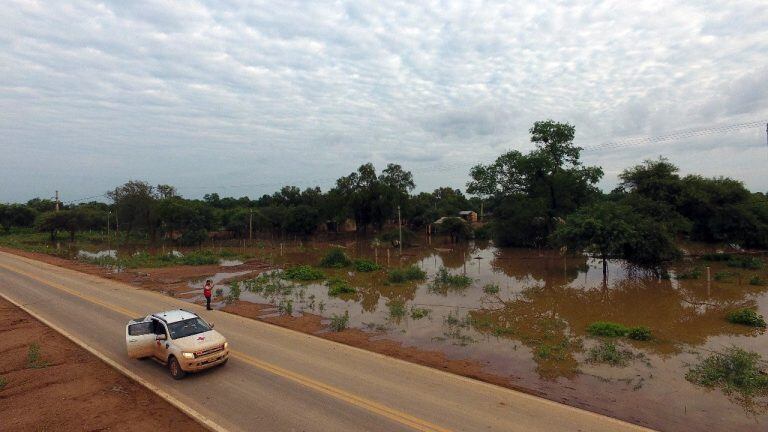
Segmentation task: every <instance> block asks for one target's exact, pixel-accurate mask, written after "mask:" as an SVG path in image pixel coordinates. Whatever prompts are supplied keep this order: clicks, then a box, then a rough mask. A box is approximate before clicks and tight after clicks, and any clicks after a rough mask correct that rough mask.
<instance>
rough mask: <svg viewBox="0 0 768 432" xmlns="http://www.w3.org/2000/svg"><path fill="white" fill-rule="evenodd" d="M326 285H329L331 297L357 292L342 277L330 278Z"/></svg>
mask: <svg viewBox="0 0 768 432" xmlns="http://www.w3.org/2000/svg"><path fill="white" fill-rule="evenodd" d="M325 285H326V286H327V287H328V295H329V296H331V297H336V296H339V295H342V294H354V293H356V292H357V290H356V289H355V288H354V287H352V286H351V285H350V284H349V282H347V281H345V280H344V279H341V278H336V277H334V278H330V279H328V280H327V281H326V282H325Z"/></svg>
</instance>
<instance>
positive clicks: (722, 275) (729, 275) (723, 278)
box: [714, 270, 739, 282]
mask: <svg viewBox="0 0 768 432" xmlns="http://www.w3.org/2000/svg"><path fill="white" fill-rule="evenodd" d="M738 275H739V274H738V273H734V272H730V271H725V270H723V271H719V272H715V276H714V279H715V280H716V281H718V282H733V279H734V278H736V277H737V276H738Z"/></svg>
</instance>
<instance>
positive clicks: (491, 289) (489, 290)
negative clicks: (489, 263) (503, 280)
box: [483, 284, 499, 294]
mask: <svg viewBox="0 0 768 432" xmlns="http://www.w3.org/2000/svg"><path fill="white" fill-rule="evenodd" d="M483 292H484V293H486V294H498V293H499V286H498V285H496V284H486V285H485V286H484V287H483Z"/></svg>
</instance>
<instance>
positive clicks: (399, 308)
mask: <svg viewBox="0 0 768 432" xmlns="http://www.w3.org/2000/svg"><path fill="white" fill-rule="evenodd" d="M387 307H388V308H389V317H390V318H395V319H399V318H402V317H404V316H405V302H403V301H402V300H390V301H388V302H387Z"/></svg>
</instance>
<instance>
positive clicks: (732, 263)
mask: <svg viewBox="0 0 768 432" xmlns="http://www.w3.org/2000/svg"><path fill="white" fill-rule="evenodd" d="M727 264H728V267H737V268H743V269H748V270H759V269H761V268H763V265H764V263H763V260H761V259H760V258H757V257H750V256H736V257H732V258H731V259H729V260H728V263H727Z"/></svg>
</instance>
